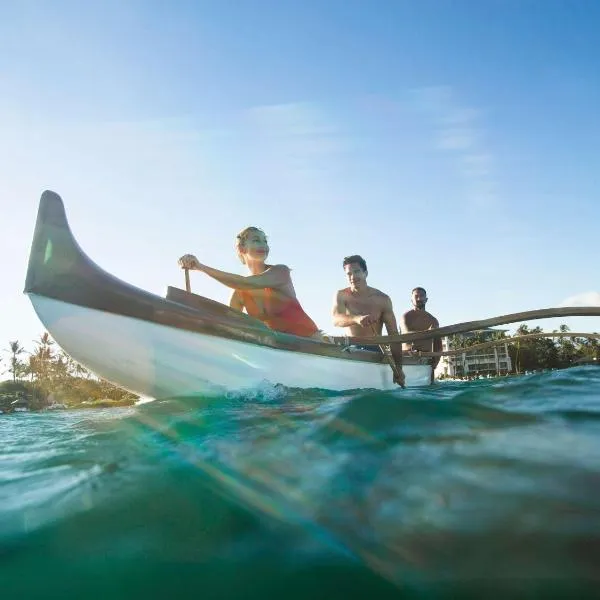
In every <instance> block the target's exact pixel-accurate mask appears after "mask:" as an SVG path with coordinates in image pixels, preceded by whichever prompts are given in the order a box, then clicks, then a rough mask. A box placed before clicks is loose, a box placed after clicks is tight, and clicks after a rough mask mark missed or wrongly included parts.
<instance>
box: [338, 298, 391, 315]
mask: <svg viewBox="0 0 600 600" xmlns="http://www.w3.org/2000/svg"><path fill="white" fill-rule="evenodd" d="M346 307H347V309H348V311H349V312H350V313H351V314H363V313H366V312H370V313H375V312H381V310H382V306H381V303H380V302H379V301H378V299H377V297H374V296H365V297H360V296H359V297H356V296H350V297H349V298H347V299H346Z"/></svg>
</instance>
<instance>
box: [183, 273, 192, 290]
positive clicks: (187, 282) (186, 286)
mask: <svg viewBox="0 0 600 600" xmlns="http://www.w3.org/2000/svg"><path fill="white" fill-rule="evenodd" d="M183 271H184V272H185V291H186V292H187V293H188V294H191V293H192V286H191V285H190V270H189V269H183Z"/></svg>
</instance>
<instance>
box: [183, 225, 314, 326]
mask: <svg viewBox="0 0 600 600" xmlns="http://www.w3.org/2000/svg"><path fill="white" fill-rule="evenodd" d="M235 249H236V252H237V254H238V256H239V258H240V260H241V261H242V263H243V264H245V265H246V267H247V268H248V271H249V272H250V275H248V276H244V275H235V274H233V273H226V272H225V271H219V270H217V269H213V268H212V267H208V266H207V265H203V264H202V263H200V262H199V261H198V259H197V258H196V257H195V256H193V255H192V254H186V255H184V256H182V257H181V258H180V259H179V266H180V267H182V268H184V269H194V270H196V271H202V272H204V273H206V274H207V275H209V276H210V277H212V278H213V279H216V280H217V281H219V282H221V283H222V284H224V285H226V286H228V287H230V288H233V290H234V291H233V294H232V296H231V299H230V300H229V306H230V307H231V308H235V309H236V310H239V311H242V310H244V309H246V312H247V313H248V314H249V315H250V316H251V317H255V318H257V319H260V320H261V321H263V322H264V323H265V324H266V325H267V326H268V327H270V328H271V329H274V330H276V331H281V332H283V333H291V334H294V335H299V336H303V337H317V338H321V337H322V336H321V334H320V332H319V328H318V327H317V326H316V324H315V323H314V321H313V320H312V319H311V318H310V317H309V316H308V315H307V314H306V313H305V312H304V310H303V309H302V306H301V305H300V303H299V302H298V299H297V298H296V291H295V290H294V285H293V283H292V278H291V276H290V269H289V267H287V266H286V265H267V264H266V263H265V260H266V259H267V256H268V255H269V245H268V243H267V236H266V235H265V233H264V231H262V230H261V229H258V227H246V229H244V230H243V231H241V232H240V233H239V234H238V235H237V238H236V243H235Z"/></svg>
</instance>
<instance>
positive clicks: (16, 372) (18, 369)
mask: <svg viewBox="0 0 600 600" xmlns="http://www.w3.org/2000/svg"><path fill="white" fill-rule="evenodd" d="M8 346H9V349H8V350H7V352H10V354H11V357H10V369H8V372H9V373H12V376H13V383H16V381H17V379H18V378H19V376H20V375H21V374H22V373H23V368H24V365H23V363H22V362H21V361H20V360H19V355H21V354H23V352H25V348H23V346H21V344H20V343H19V341H18V340H15V341H14V342H9V343H8Z"/></svg>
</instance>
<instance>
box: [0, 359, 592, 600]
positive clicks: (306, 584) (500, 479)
mask: <svg viewBox="0 0 600 600" xmlns="http://www.w3.org/2000/svg"><path fill="white" fill-rule="evenodd" d="M0 441H1V446H0V598H3V599H6V600H8V599H13V598H15V599H17V598H18V599H29V598H61V599H71V598H85V599H96V598H98V599H100V598H103V599H104V598H110V599H115V598H128V599H137V598H140V599H141V598H144V599H147V598H167V597H173V598H223V599H228V598H236V599H237V598H249V599H252V598H261V599H264V598H280V597H285V596H289V597H290V598H294V599H296V598H328V599H331V598H365V597H367V595H371V596H373V597H375V598H465V597H473V598H484V597H485V598H488V597H499V598H506V597H511V598H512V597H514V598H555V597H565V598H567V597H569V598H575V597H577V598H581V597H594V594H596V593H598V590H599V589H600V588H599V587H598V586H599V584H600V369H598V368H596V367H582V368H577V369H570V370H567V371H562V372H553V373H546V374H541V375H533V376H526V377H521V378H511V379H505V380H486V381H479V382H470V383H447V384H438V385H436V386H434V387H433V388H432V389H425V390H404V391H400V390H399V391H398V392H395V393H389V394H384V393H375V392H369V391H365V390H362V391H356V392H355V393H352V394H346V395H340V394H331V393H326V392H322V391H307V390H304V391H297V390H296V391H291V390H284V389H279V388H270V387H265V388H264V389H262V390H260V391H258V392H257V393H256V394H253V395H251V396H246V397H229V398H220V399H217V400H212V401H210V402H209V401H207V400H205V399H204V400H203V399H201V398H185V399H173V400H168V401H161V402H154V403H150V404H146V405H143V406H140V407H137V408H132V409H110V410H96V411H78V412H76V411H72V412H47V413H37V414H27V413H21V414H12V415H6V416H0Z"/></svg>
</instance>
